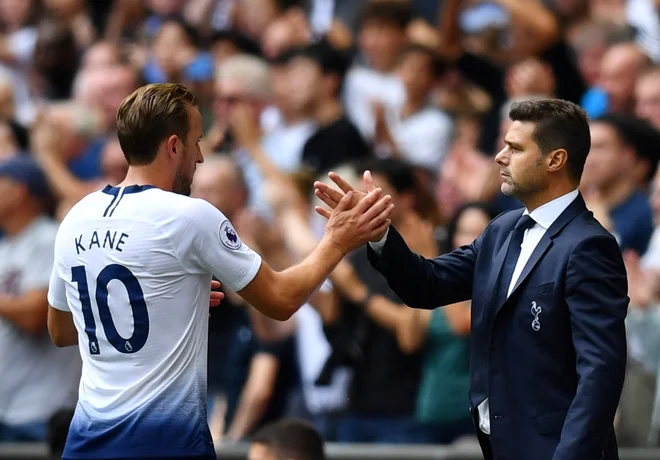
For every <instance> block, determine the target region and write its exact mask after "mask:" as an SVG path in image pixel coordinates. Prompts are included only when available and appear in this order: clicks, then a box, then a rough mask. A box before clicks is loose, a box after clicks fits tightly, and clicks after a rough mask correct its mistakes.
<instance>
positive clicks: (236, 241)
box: [184, 199, 261, 292]
mask: <svg viewBox="0 0 660 460" xmlns="http://www.w3.org/2000/svg"><path fill="white" fill-rule="evenodd" d="M191 201H192V203H191V205H190V206H189V207H188V213H189V216H190V218H191V220H192V222H191V224H190V226H189V227H188V228H187V230H186V233H189V235H184V239H187V240H189V243H190V246H189V249H188V251H187V255H186V258H187V259H188V260H187V261H185V265H190V264H192V265H193V266H195V267H198V268H201V269H203V270H204V271H206V272H208V273H212V274H214V275H215V276H216V277H217V278H218V280H220V282H221V283H222V284H223V285H225V286H227V287H228V288H229V289H231V290H232V291H235V292H237V291H240V290H241V289H243V288H244V287H245V286H247V285H248V284H249V283H250V281H252V280H253V279H254V277H255V276H256V274H257V272H258V271H259V268H260V267H261V256H260V255H259V254H257V253H256V252H254V251H253V250H252V249H250V248H249V247H248V246H247V245H246V244H244V243H243V242H242V241H241V239H240V237H239V236H238V233H236V230H234V227H233V226H232V224H231V222H229V219H227V218H226V217H225V215H224V214H222V213H221V212H220V211H218V210H217V209H216V208H214V207H213V206H212V205H211V204H209V203H208V202H206V201H204V200H199V199H192V200H191Z"/></svg>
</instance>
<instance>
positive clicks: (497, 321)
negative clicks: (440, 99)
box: [368, 196, 629, 460]
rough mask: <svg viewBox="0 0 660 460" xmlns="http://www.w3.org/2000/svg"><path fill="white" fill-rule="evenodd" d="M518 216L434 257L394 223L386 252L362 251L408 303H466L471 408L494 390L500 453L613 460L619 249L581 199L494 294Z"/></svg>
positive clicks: (621, 314) (622, 308)
mask: <svg viewBox="0 0 660 460" xmlns="http://www.w3.org/2000/svg"><path fill="white" fill-rule="evenodd" d="M522 212H523V210H522V209H518V210H515V211H509V212H507V213H504V214H501V215H500V216H498V217H496V218H495V219H493V221H492V222H491V223H490V224H489V225H488V227H487V228H486V230H485V231H484V233H483V234H482V235H481V236H480V237H479V238H477V239H476V240H475V241H474V242H473V243H472V244H471V245H469V246H463V247H461V248H459V249H456V250H455V251H453V252H451V253H448V254H444V255H442V256H440V257H437V258H435V259H432V260H430V259H424V258H422V257H420V256H418V255H416V254H415V253H413V252H412V251H410V250H409V249H408V247H407V246H406V244H405V242H404V241H403V238H402V237H401V235H400V234H399V233H398V232H397V231H396V230H395V229H394V228H393V227H391V228H390V230H389V235H388V237H387V240H386V243H385V246H384V248H383V251H382V253H381V255H380V256H378V255H377V254H376V253H375V252H374V251H373V249H371V248H369V251H368V257H369V260H370V261H371V263H372V265H373V266H374V267H375V268H376V269H377V270H378V271H380V272H381V273H382V274H383V275H384V276H385V278H386V279H387V281H388V283H389V285H390V287H391V288H392V290H393V291H394V292H395V293H396V294H397V295H399V297H401V299H402V300H403V301H404V302H405V303H406V304H407V305H409V306H410V307H413V308H423V309H434V308H436V307H438V306H442V305H448V304H452V303H455V302H460V301H464V300H468V299H472V332H471V336H470V337H471V339H470V343H471V347H470V348H471V350H470V367H471V384H470V407H471V409H472V410H473V411H476V410H477V409H476V408H477V407H478V405H479V404H480V403H481V402H482V401H483V400H484V399H485V398H486V397H488V398H489V405H490V427H491V436H490V445H491V446H492V452H493V456H494V458H495V459H496V460H500V459H501V460H504V459H507V460H551V459H552V460H599V459H606V460H614V459H618V451H617V445H616V439H615V435H614V429H613V421H614V414H615V412H616V409H617V406H618V403H619V398H620V395H621V389H622V387H623V380H624V374H625V368H626V351H627V350H626V332H625V324H624V320H625V317H626V313H627V309H628V301H629V299H628V296H627V290H628V285H627V277H626V270H625V266H624V264H623V259H622V257H621V251H620V249H619V246H618V244H617V242H616V240H615V239H614V237H613V236H612V235H610V234H609V233H608V232H607V231H606V230H605V229H604V228H603V227H602V226H601V225H600V224H599V223H598V222H597V221H596V220H595V219H594V217H593V214H592V213H591V212H590V211H588V210H587V208H586V206H585V204H584V200H583V199H582V197H581V196H578V197H577V198H576V199H575V200H574V201H573V202H572V203H571V204H570V205H569V207H568V208H567V209H566V210H565V211H564V212H563V213H562V214H561V215H560V216H559V218H558V219H557V220H556V221H555V222H554V223H553V224H552V225H551V226H550V228H549V229H548V230H547V231H546V233H545V235H544V236H543V238H542V239H541V241H540V242H539V244H538V245H537V247H536V249H535V250H534V252H533V253H532V255H531V257H530V259H529V261H528V262H527V265H526V266H525V268H524V270H523V271H522V273H521V275H520V277H519V278H518V280H517V282H516V285H515V287H514V289H513V291H512V292H511V295H510V296H509V297H508V298H507V299H506V300H504V299H503V300H501V301H497V300H496V299H495V298H494V297H495V292H496V291H497V285H498V274H499V272H500V271H501V268H502V265H503V263H504V259H505V254H506V249H507V247H508V244H509V239H510V233H511V231H512V230H513V228H514V226H515V224H516V222H517V221H518V219H519V218H520V216H521V215H522ZM535 319H537V320H538V326H540V327H536V326H533V324H532V323H533V322H534V320H535ZM466 410H467V407H466ZM477 431H479V430H477ZM481 438H482V439H481V441H483V440H484V438H483V436H481ZM482 445H483V442H482ZM484 451H486V449H484Z"/></svg>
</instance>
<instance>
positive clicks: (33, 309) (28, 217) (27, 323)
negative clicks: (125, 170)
mask: <svg viewBox="0 0 660 460" xmlns="http://www.w3.org/2000/svg"><path fill="white" fill-rule="evenodd" d="M0 196H2V199H1V200H0V230H1V231H2V233H3V238H2V239H0V375H2V384H1V385H0V442H2V441H11V442H20V441H43V440H45V439H46V435H47V426H48V420H49V419H50V417H51V415H52V414H53V413H55V412H56V411H57V410H58V409H61V408H63V407H70V406H73V405H74V404H75V401H76V390H77V384H78V380H79V378H80V357H79V356H78V353H77V351H76V350H75V349H58V348H57V347H55V346H54V345H53V344H52V342H51V340H50V338H49V337H48V333H47V331H46V317H47V312H48V302H47V298H46V294H47V291H48V282H49V279H50V272H51V269H52V265H53V248H54V244H55V235H56V233H57V227H58V225H57V223H56V222H54V221H53V220H52V219H50V218H49V217H48V216H47V215H46V214H45V208H46V205H47V203H48V200H49V196H50V192H49V188H48V183H47V180H46V177H45V176H44V174H43V172H42V171H41V169H40V168H39V166H38V165H37V163H36V162H35V161H34V160H33V159H32V158H31V157H28V156H23V155H21V156H16V157H11V158H9V159H7V160H4V161H2V162H0Z"/></svg>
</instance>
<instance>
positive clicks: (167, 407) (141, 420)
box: [48, 185, 261, 459]
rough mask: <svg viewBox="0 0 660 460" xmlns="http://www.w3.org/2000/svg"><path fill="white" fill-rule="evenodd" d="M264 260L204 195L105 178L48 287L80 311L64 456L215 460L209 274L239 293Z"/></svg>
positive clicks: (84, 203)
mask: <svg viewBox="0 0 660 460" xmlns="http://www.w3.org/2000/svg"><path fill="white" fill-rule="evenodd" d="M260 265H261V257H260V256H259V255H258V254H257V253H255V252H254V251H252V250H251V249H250V248H248V247H247V246H246V245H245V244H243V243H242V242H241V240H240V238H239V237H238V235H237V233H236V231H235V230H234V228H233V227H232V225H231V223H230V222H229V220H227V218H226V217H225V216H224V215H223V214H222V213H221V212H220V211H218V210H217V209H215V208H214V207H213V206H212V205H210V204H209V203H208V202H206V201H203V200H199V199H194V198H189V197H185V196H182V195H177V194H174V193H170V192H165V191H162V190H160V189H157V188H154V187H151V186H138V185H132V186H128V187H121V188H119V187H110V186H108V187H106V188H105V189H104V190H102V191H99V192H95V193H92V194H90V195H88V196H87V197H85V198H84V199H83V200H81V201H80V202H79V203H78V204H77V205H76V206H74V207H73V208H72V209H71V211H70V212H69V214H68V215H67V216H66V218H65V219H64V221H63V222H62V224H61V226H60V228H59V231H58V234H57V239H56V243H55V264H54V267H53V273H52V276H51V281H50V288H49V293H48V301H49V303H50V305H52V306H53V307H54V308H57V309H59V310H63V311H70V312H71V313H72V315H73V320H74V322H75V325H76V329H77V330H78V343H79V347H80V353H81V355H82V362H83V368H82V377H81V381H80V388H79V401H78V405H77V407H76V411H75V416H74V418H73V422H72V423H71V428H70V430H69V436H68V439H67V443H66V450H65V452H64V458H65V459H83V458H84V459H90V458H115V459H117V458H131V459H136V458H153V457H158V458H160V457H181V458H192V457H196V456H205V455H206V456H209V457H212V458H215V453H214V449H213V443H212V440H211V436H210V433H209V429H208V424H207V420H206V379H207V373H206V364H207V341H208V315H209V297H210V291H211V280H212V274H213V275H215V276H216V277H217V278H218V279H219V280H220V282H222V283H223V285H224V286H226V287H228V288H229V289H231V290H234V291H239V290H241V289H242V288H244V287H245V286H246V285H247V284H248V283H249V282H250V281H251V280H252V279H253V278H254V276H255V275H256V274H257V271H258V270H259V267H260Z"/></svg>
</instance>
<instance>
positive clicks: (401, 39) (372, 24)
mask: <svg viewBox="0 0 660 460" xmlns="http://www.w3.org/2000/svg"><path fill="white" fill-rule="evenodd" d="M405 41H406V34H405V33H404V31H402V30H400V29H399V28H398V27H397V26H396V25H395V24H390V23H387V22H383V21H377V20H369V21H366V22H365V23H364V24H362V27H361V28H360V34H359V45H360V50H361V51H362V52H363V53H364V55H365V56H366V58H367V61H368V62H369V65H371V66H372V67H373V68H374V69H375V70H378V71H380V72H389V71H391V70H392V68H393V67H394V64H395V62H396V58H397V57H398V56H399V52H400V51H401V47H402V46H403V45H404V43H405Z"/></svg>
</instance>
